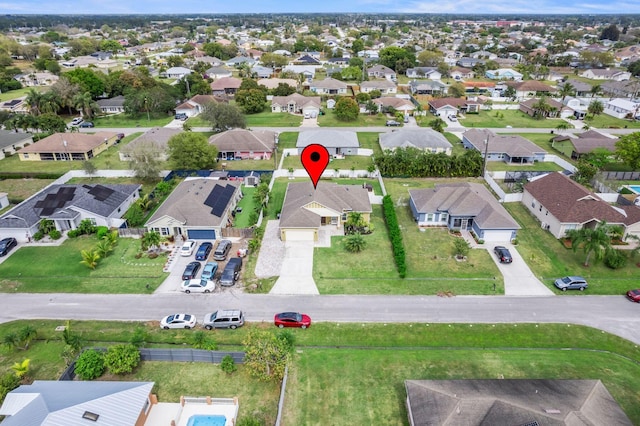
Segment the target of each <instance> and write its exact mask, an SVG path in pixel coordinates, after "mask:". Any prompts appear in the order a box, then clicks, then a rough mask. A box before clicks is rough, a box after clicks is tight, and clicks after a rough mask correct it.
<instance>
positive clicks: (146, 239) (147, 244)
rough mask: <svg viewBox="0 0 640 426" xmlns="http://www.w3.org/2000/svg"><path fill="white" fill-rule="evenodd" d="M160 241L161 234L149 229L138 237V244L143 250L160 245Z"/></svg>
mask: <svg viewBox="0 0 640 426" xmlns="http://www.w3.org/2000/svg"><path fill="white" fill-rule="evenodd" d="M161 241H162V236H161V235H160V233H159V232H156V231H149V232H145V233H144V234H143V235H142V238H140V246H141V248H142V250H143V251H146V250H149V249H151V248H154V247H155V248H157V247H159V246H160V242H161Z"/></svg>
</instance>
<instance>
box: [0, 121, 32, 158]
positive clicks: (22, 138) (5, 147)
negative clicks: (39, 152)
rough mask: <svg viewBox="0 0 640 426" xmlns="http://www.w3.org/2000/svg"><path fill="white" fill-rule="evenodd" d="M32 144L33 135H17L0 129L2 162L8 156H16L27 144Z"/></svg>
mask: <svg viewBox="0 0 640 426" xmlns="http://www.w3.org/2000/svg"><path fill="white" fill-rule="evenodd" d="M32 143H33V135H32V134H31V133H16V132H10V131H8V130H4V129H0V160H2V159H3V158H5V157H6V156H7V155H13V154H15V153H16V152H17V151H18V150H19V149H22V148H24V146H25V145H26V144H32Z"/></svg>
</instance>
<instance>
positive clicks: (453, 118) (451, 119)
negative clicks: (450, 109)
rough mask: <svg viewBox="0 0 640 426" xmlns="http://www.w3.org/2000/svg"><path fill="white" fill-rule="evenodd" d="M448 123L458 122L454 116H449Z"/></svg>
mask: <svg viewBox="0 0 640 426" xmlns="http://www.w3.org/2000/svg"><path fill="white" fill-rule="evenodd" d="M449 121H453V122H455V121H458V118H457V117H456V116H455V115H450V116H449Z"/></svg>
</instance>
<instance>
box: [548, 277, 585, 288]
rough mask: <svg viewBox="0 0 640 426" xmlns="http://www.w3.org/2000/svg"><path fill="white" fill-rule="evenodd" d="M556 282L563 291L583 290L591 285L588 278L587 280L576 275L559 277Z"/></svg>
mask: <svg viewBox="0 0 640 426" xmlns="http://www.w3.org/2000/svg"><path fill="white" fill-rule="evenodd" d="M554 284H555V286H556V287H558V288H559V289H560V290H562V291H567V290H580V291H583V290H584V289H585V288H587V287H589V284H587V280H585V279H584V278H582V277H576V276H570V277H563V278H558V279H557V280H556V281H555V283H554Z"/></svg>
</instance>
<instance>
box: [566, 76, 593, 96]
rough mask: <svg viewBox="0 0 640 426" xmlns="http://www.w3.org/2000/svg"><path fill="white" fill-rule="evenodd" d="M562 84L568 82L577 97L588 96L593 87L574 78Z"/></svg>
mask: <svg viewBox="0 0 640 426" xmlns="http://www.w3.org/2000/svg"><path fill="white" fill-rule="evenodd" d="M562 84H570V85H571V86H572V87H573V90H575V96H576V97H578V98H583V97H585V96H590V95H591V90H592V89H593V86H592V85H590V84H589V83H585V82H584V81H580V80H574V79H568V80H566V81H565V82H564V83H562Z"/></svg>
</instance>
